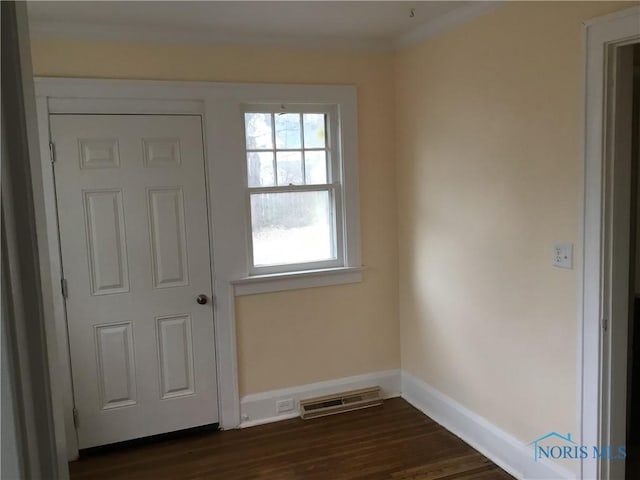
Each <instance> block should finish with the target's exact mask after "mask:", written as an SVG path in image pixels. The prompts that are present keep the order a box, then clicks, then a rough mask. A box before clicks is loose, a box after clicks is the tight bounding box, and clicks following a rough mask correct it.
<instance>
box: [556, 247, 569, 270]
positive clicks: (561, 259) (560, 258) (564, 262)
mask: <svg viewBox="0 0 640 480" xmlns="http://www.w3.org/2000/svg"><path fill="white" fill-rule="evenodd" d="M553 266H554V267H560V268H573V244H572V243H568V242H556V243H554V244H553Z"/></svg>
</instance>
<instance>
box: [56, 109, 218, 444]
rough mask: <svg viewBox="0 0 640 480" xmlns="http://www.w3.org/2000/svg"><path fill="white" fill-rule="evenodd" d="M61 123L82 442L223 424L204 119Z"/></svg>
mask: <svg viewBox="0 0 640 480" xmlns="http://www.w3.org/2000/svg"><path fill="white" fill-rule="evenodd" d="M50 126H51V137H52V142H53V143H54V146H55V147H54V148H55V152H56V162H55V166H54V168H55V181H56V190H57V205H58V215H59V226H60V245H61V253H62V264H63V270H64V277H65V279H66V282H67V293H68V294H67V299H66V308H67V321H68V331H69V332H68V333H69V344H70V353H71V368H72V375H73V388H74V400H75V405H76V409H77V413H78V425H77V430H78V441H79V447H80V448H88V447H93V446H97V445H104V444H109V443H113V442H119V441H124V440H129V439H133V438H139V437H144V436H148V435H155V434H159V433H165V432H170V431H175V430H180V429H185V428H190V427H195V426H200V425H205V424H212V423H216V422H218V403H217V387H216V365H215V348H214V345H215V342H214V329H213V308H212V302H211V295H212V291H211V260H210V249H209V225H208V215H207V198H206V186H205V167H204V157H203V142H202V125H201V120H200V117H198V116H186V115H182V116H179V115H175V116H170V115H51V116H50ZM202 295H204V296H206V300H207V302H206V303H204V304H200V303H198V302H197V298H198V296H202ZM203 298H204V297H201V298H200V301H202V300H203Z"/></svg>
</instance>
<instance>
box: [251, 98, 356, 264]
mask: <svg viewBox="0 0 640 480" xmlns="http://www.w3.org/2000/svg"><path fill="white" fill-rule="evenodd" d="M283 112H286V113H299V114H304V113H322V114H325V115H326V116H327V129H326V130H327V131H326V132H325V133H326V140H325V147H324V148H318V147H311V148H305V146H304V141H302V143H301V145H300V148H277V147H276V141H275V123H272V129H273V131H272V136H273V139H272V144H273V147H272V148H262V149H261V148H247V144H246V131H244V129H245V125H244V114H245V113H269V114H272V115H277V114H278V113H283ZM242 114H243V132H244V136H243V143H244V151H245V159H244V162H243V165H244V173H245V176H244V178H245V186H246V191H247V194H246V205H247V216H246V219H247V222H248V230H247V232H248V239H247V241H248V252H249V275H251V276H255V275H268V274H275V273H285V272H299V271H305V270H317V269H323V268H336V267H343V266H344V265H345V248H346V245H345V234H344V232H345V225H344V221H345V220H344V207H343V193H344V192H343V183H342V158H341V157H340V147H339V146H340V137H339V132H340V123H339V122H340V119H339V114H338V108H337V106H336V105H326V104H319V105H318V104H309V105H300V104H272V105H265V104H257V105H256V104H245V105H243V108H242ZM272 121H273V118H272ZM301 121H302V119H301ZM301 136H304V135H302V134H301ZM291 151H300V152H302V153H303V154H304V152H307V151H308V152H313V151H316V152H317V151H321V152H322V151H323V152H326V156H327V183H320V184H309V185H307V184H303V185H295V184H294V185H277V184H276V185H274V186H266V187H249V186H248V185H247V183H248V181H249V177H248V171H247V168H248V167H247V161H246V155H247V154H248V153H250V152H271V153H273V155H274V162H275V157H276V153H277V152H291ZM303 162H304V158H303ZM275 172H276V170H274V173H275ZM303 172H304V170H303ZM303 178H304V177H303ZM274 182H276V183H277V177H275V178H274ZM322 191H327V192H329V194H330V198H331V199H332V205H331V207H332V208H333V211H332V218H333V221H334V225H333V239H332V241H333V244H334V247H335V256H336V258H335V259H330V260H322V261H317V262H305V263H287V264H279V265H264V266H256V265H255V263H254V252H253V224H252V220H253V219H252V216H251V195H254V194H260V193H286V192H322Z"/></svg>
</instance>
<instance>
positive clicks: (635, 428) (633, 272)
mask: <svg viewBox="0 0 640 480" xmlns="http://www.w3.org/2000/svg"><path fill="white" fill-rule="evenodd" d="M628 48H631V49H633V53H632V54H631V55H632V57H633V80H632V94H631V100H632V107H631V108H632V118H631V145H630V148H631V184H632V187H631V218H630V224H631V228H630V233H631V238H630V242H629V245H630V249H629V250H630V256H629V258H630V262H629V279H630V282H629V283H630V289H629V327H628V341H627V346H628V352H627V359H628V360H627V418H626V441H627V455H628V456H627V458H626V478H627V479H635V478H640V407H639V406H640V205H639V202H640V193H639V188H640V180H639V176H640V44H635V45H633V46H631V47H628Z"/></svg>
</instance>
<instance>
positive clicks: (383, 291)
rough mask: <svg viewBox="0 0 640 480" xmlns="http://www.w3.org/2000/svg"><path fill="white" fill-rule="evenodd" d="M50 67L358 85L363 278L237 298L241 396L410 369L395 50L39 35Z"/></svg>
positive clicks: (53, 70)
mask: <svg viewBox="0 0 640 480" xmlns="http://www.w3.org/2000/svg"><path fill="white" fill-rule="evenodd" d="M32 55H33V64H34V73H35V75H39V76H60V77H104V78H128V79H156V80H207V81H229V82H271V83H314V84H355V85H357V87H358V102H359V106H358V115H359V149H360V201H361V228H362V254H363V263H364V265H365V266H366V270H365V273H364V281H363V282H362V283H360V284H353V285H347V286H336V287H324V288H316V289H308V290H298V291H288V292H282V293H275V294H263V295H255V296H249V297H240V298H238V299H237V303H236V306H237V329H238V351H239V358H238V361H239V371H240V392H241V394H242V395H246V394H249V393H256V392H263V391H266V390H271V389H276V388H283V387H288V386H293V385H301V384H306V383H311V382H318V381H322V380H330V379H335V378H339V377H344V376H349V375H356V374H360V373H367V372H373V371H379V370H387V369H394V368H399V366H400V341H399V330H398V318H397V317H398V314H397V288H398V279H397V237H396V220H395V219H396V201H395V177H394V175H395V173H394V164H393V162H394V160H393V157H394V143H393V130H394V110H393V108H394V105H393V59H392V57H391V56H390V55H373V54H356V53H335V52H333V53H328V52H314V51H295V50H289V51H287V50H281V49H280V50H274V49H259V48H239V47H238V48H236V47H213V46H210V47H202V46H168V45H160V44H157V45H134V44H117V43H107V42H87V41H77V40H76V41H73V40H51V39H47V40H39V39H33V40H32Z"/></svg>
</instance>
